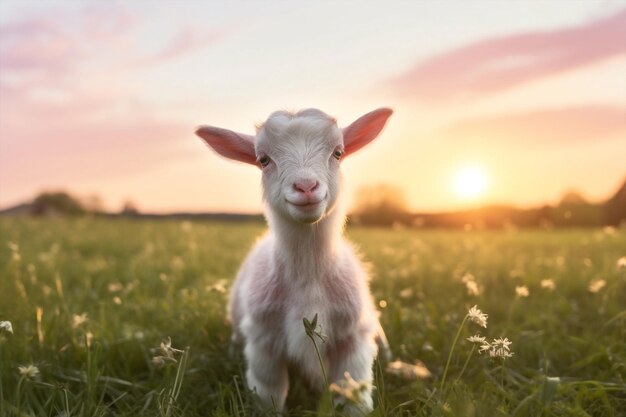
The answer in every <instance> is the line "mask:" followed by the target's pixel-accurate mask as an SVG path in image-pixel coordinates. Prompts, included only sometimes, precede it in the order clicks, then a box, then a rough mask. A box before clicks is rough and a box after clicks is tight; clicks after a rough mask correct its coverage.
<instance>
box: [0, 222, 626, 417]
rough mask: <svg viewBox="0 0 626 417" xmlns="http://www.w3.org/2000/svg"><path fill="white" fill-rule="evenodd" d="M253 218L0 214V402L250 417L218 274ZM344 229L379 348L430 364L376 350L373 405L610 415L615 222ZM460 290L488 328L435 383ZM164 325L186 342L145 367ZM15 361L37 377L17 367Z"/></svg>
mask: <svg viewBox="0 0 626 417" xmlns="http://www.w3.org/2000/svg"><path fill="white" fill-rule="evenodd" d="M263 230H264V226H262V225H258V224H221V223H211V222H197V223H196V222H193V223H190V222H177V221H132V220H104V219H88V218H85V219H76V220H65V219H41V220H35V219H14V218H2V219H0V273H1V274H2V276H1V280H0V321H10V322H11V324H12V330H13V333H10V332H9V331H7V329H5V330H4V331H0V374H1V378H0V381H1V386H0V416H2V417H4V416H64V417H69V416H114V415H115V416H139V415H148V416H156V415H164V416H167V415H171V416H179V415H180V416H182V415H184V416H192V417H193V416H231V415H232V416H244V415H263V414H264V412H261V411H259V410H257V409H256V408H255V407H256V406H255V402H254V397H253V396H251V395H249V394H247V393H246V391H245V387H244V384H243V382H242V376H243V372H244V364H243V362H242V360H241V359H236V358H234V359H230V358H229V356H228V353H227V351H228V339H229V334H230V327H229V325H228V323H227V322H226V320H225V306H226V300H227V292H228V287H229V285H230V283H231V280H232V278H233V277H234V274H235V272H236V271H237V268H238V266H239V264H240V262H241V261H242V259H243V258H244V256H245V254H246V253H247V251H248V249H249V248H250V247H251V245H252V244H253V242H254V241H255V239H256V237H257V236H258V235H259V234H261V233H262V232H263ZM348 236H349V237H350V239H351V240H353V241H354V242H355V243H356V244H357V245H358V246H359V247H360V248H361V251H362V253H363V255H364V258H365V259H366V260H367V261H368V262H369V263H371V267H372V275H373V278H372V282H371V287H372V292H373V294H374V298H375V300H376V302H377V303H378V304H379V305H380V307H381V322H382V324H383V327H384V328H385V329H386V332H387V336H388V338H389V341H390V344H391V347H392V349H393V351H394V354H395V356H396V357H398V358H399V359H401V360H403V361H405V362H408V363H414V362H415V361H416V360H420V361H422V362H423V363H424V364H425V365H426V366H427V367H428V368H429V369H430V371H431V373H432V376H431V377H430V378H428V379H422V380H414V381H410V380H405V379H402V378H401V377H399V376H396V375H391V374H388V373H386V372H385V370H384V365H383V364H380V363H377V364H376V366H375V370H376V372H375V373H376V386H377V390H376V392H375V404H376V409H375V412H374V413H373V415H374V416H624V415H626V266H624V267H622V268H620V266H619V263H621V261H619V259H620V258H622V257H625V256H626V231H624V230H621V231H620V230H618V231H615V230H571V231H570V230H568V231H506V232H504V231H502V232H490V231H469V232H464V231H421V230H383V229H364V228H350V229H349V230H348ZM625 261H626V260H625ZM468 274H471V275H468ZM542 281H543V283H542ZM603 284H604V285H603ZM524 286H525V288H526V289H527V290H528V294H527V296H524V295H526V294H525V293H526V291H525V288H524ZM516 287H519V288H518V289H517V292H516ZM476 292H478V294H476ZM475 304H477V305H478V307H479V308H480V309H481V310H482V311H483V312H485V313H487V314H488V315H489V318H488V326H487V328H486V329H483V328H480V327H479V326H477V325H476V324H474V323H471V322H467V323H466V324H465V325H464V327H463V328H462V329H461V333H460V337H459V339H458V343H457V344H456V346H455V349H454V352H453V354H452V357H451V361H450V365H449V367H448V372H447V379H446V382H445V384H444V385H443V387H440V385H441V379H442V376H443V373H444V369H445V367H446V362H447V359H448V354H449V352H450V349H451V347H452V346H453V341H454V339H455V335H456V334H457V330H458V329H459V326H460V324H461V322H462V321H463V319H464V317H465V315H466V314H467V312H468V309H469V308H470V307H472V306H473V305H475ZM5 326H6V325H5ZM479 330H481V334H482V335H483V336H486V337H488V338H489V339H492V338H499V337H507V338H508V339H509V340H511V341H512V342H513V343H512V345H511V350H512V351H513V352H514V356H513V357H511V358H508V359H506V360H502V359H492V358H489V357H488V356H487V355H485V354H482V355H479V354H478V353H477V350H476V349H474V351H473V354H472V356H471V357H469V355H470V352H472V344H471V343H470V342H468V341H467V340H466V338H467V337H469V336H471V335H473V334H475V333H476V332H478V331H479ZM167 336H170V337H171V339H172V346H174V347H176V348H180V349H184V350H185V352H184V353H182V354H181V353H175V354H174V355H175V357H176V358H177V363H174V362H173V361H169V360H166V364H165V366H164V367H159V366H157V365H156V364H155V363H153V357H154V356H156V355H162V353H155V351H154V350H153V348H156V347H158V346H159V344H160V342H161V340H162V339H164V338H165V337H167ZM468 357H469V361H467V359H468ZM466 361H467V367H466V368H465V370H464V371H463V373H462V375H461V372H462V370H463V368H464V364H465V363H466ZM31 364H32V365H34V366H36V367H37V369H38V371H39V372H38V373H37V372H35V369H33V368H30V369H24V368H22V369H21V370H20V368H18V367H20V366H22V367H24V366H28V365H31ZM459 376H460V377H459ZM292 387H293V388H292V391H291V393H290V396H289V399H288V404H289V408H290V415H292V416H304V415H331V414H332V411H330V410H328V409H327V408H326V409H321V410H316V404H317V401H316V399H315V398H313V397H312V396H311V392H309V391H308V389H307V388H306V387H305V385H304V384H303V383H302V382H301V381H298V380H296V381H295V382H294V383H293V384H292ZM440 388H443V389H440ZM322 404H324V402H322ZM323 407H324V406H322V408H323ZM265 414H267V415H271V412H265ZM336 414H339V413H336Z"/></svg>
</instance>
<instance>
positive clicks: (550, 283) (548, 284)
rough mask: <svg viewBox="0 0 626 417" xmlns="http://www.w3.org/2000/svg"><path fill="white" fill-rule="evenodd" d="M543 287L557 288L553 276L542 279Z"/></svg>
mask: <svg viewBox="0 0 626 417" xmlns="http://www.w3.org/2000/svg"><path fill="white" fill-rule="evenodd" d="M541 288H545V289H547V290H553V289H555V288H556V284H555V283H554V280H553V279H552V278H548V279H542V280H541Z"/></svg>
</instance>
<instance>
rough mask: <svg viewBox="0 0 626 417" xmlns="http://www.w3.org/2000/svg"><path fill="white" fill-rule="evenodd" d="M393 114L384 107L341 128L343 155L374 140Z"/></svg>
mask: <svg viewBox="0 0 626 417" xmlns="http://www.w3.org/2000/svg"><path fill="white" fill-rule="evenodd" d="M392 113H393V110H391V109H388V108H386V107H382V108H380V109H377V110H374V111H372V112H369V113H367V114H365V115H363V116H361V117H359V118H358V119H357V120H356V121H354V122H353V123H352V124H351V125H350V126H348V127H344V128H343V146H344V151H345V155H350V154H351V153H353V152H356V151H358V150H359V149H361V148H362V147H363V146H365V145H367V144H368V143H370V142H371V141H373V140H374V139H376V136H378V135H379V133H380V132H381V131H382V130H383V127H385V123H387V119H389V116H391V114H392Z"/></svg>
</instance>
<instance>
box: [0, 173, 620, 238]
mask: <svg viewBox="0 0 626 417" xmlns="http://www.w3.org/2000/svg"><path fill="white" fill-rule="evenodd" d="M355 203H356V204H355V209H354V210H353V211H352V213H351V214H350V215H349V216H348V221H349V222H350V223H352V224H360V225H365V226H381V227H390V226H394V227H443V228H487V229H496V228H508V227H542V228H550V227H598V226H607V225H610V226H623V225H626V181H624V183H623V184H622V186H621V187H620V188H619V189H618V190H617V192H616V193H615V194H614V195H613V196H612V197H611V198H610V199H609V200H607V201H606V202H605V203H601V204H593V203H590V202H588V201H586V200H585V199H584V198H583V197H582V196H581V195H580V194H578V193H576V192H568V193H566V194H565V195H564V196H563V198H562V199H561V201H560V203H559V204H558V205H556V206H549V205H545V206H543V207H539V208H533V209H517V208H514V207H507V206H488V207H482V208H478V209H473V210H464V211H456V212H448V213H414V212H412V211H411V210H410V209H409V207H408V204H407V200H406V197H405V195H404V193H403V191H402V189H400V188H398V187H395V186H392V185H388V184H379V185H373V186H368V187H364V188H361V189H360V190H359V191H358V193H357V195H356V202H355ZM0 214H30V215H34V216H84V215H102V216H126V217H137V218H138V217H149V218H163V217H165V218H177V219H180V218H194V219H216V220H224V221H248V220H252V221H260V220H261V216H260V215H244V214H233V213H172V214H169V215H156V214H143V213H141V212H140V211H139V209H138V208H137V206H136V205H135V204H134V203H133V202H131V201H126V202H125V203H124V204H123V206H122V208H121V209H120V211H119V212H117V213H110V212H105V210H104V208H103V205H102V201H101V199H100V198H99V197H98V196H89V197H86V198H82V199H81V198H77V197H75V196H72V195H71V194H69V193H67V192H65V191H57V192H44V193H41V194H39V195H38V196H36V197H35V199H34V200H33V201H32V202H30V203H24V204H20V205H18V206H15V207H11V208H9V209H5V210H3V211H2V212H0Z"/></svg>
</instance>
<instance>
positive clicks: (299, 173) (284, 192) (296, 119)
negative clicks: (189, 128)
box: [196, 108, 392, 223]
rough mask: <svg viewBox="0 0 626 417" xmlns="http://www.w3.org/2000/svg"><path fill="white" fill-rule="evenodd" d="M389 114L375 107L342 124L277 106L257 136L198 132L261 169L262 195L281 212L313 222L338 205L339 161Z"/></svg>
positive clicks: (218, 147) (225, 151) (315, 113)
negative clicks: (288, 110)
mask: <svg viewBox="0 0 626 417" xmlns="http://www.w3.org/2000/svg"><path fill="white" fill-rule="evenodd" d="M391 113H392V111H391V110H390V109H387V108H381V109H378V110H374V111H373V112H370V113H367V114H366V115H364V116H362V117H360V118H359V119H357V120H356V121H355V122H354V123H352V124H351V125H349V126H348V127H345V128H343V129H340V128H339V127H338V126H337V123H336V122H335V119H333V118H332V117H330V116H328V115H327V114H326V113H324V112H322V111H320V110H317V109H307V110H302V111H300V112H298V113H289V112H285V111H278V112H275V113H273V114H272V115H270V117H269V118H268V119H267V121H266V122H265V123H263V124H262V125H261V126H260V127H259V128H258V130H257V134H256V136H250V135H245V134H241V133H236V132H233V131H230V130H226V129H220V128H216V127H211V126H202V127H200V128H198V130H196V134H197V135H198V136H200V137H201V138H202V139H204V141H205V142H206V143H207V144H208V145H209V146H211V147H212V148H213V149H214V150H215V151H217V152H218V153H219V154H220V155H222V156H225V157H227V158H230V159H235V160H238V161H241V162H246V163H249V164H253V165H257V166H258V167H259V168H261V170H262V172H263V195H264V197H265V199H266V201H267V202H268V204H269V205H270V207H271V208H272V210H273V211H275V212H276V213H277V214H279V215H281V216H283V217H286V218H290V219H293V220H294V221H297V222H300V223H315V222H317V221H318V220H320V219H321V218H322V217H324V215H325V214H326V213H328V212H330V211H331V210H332V209H333V207H334V206H335V203H336V201H337V197H338V194H339V188H340V187H339V186H340V182H341V176H340V171H339V165H340V162H341V160H342V159H343V158H344V157H346V156H348V155H350V154H352V153H353V152H355V151H357V150H358V149H360V148H362V147H363V146H365V145H367V144H368V143H369V142H371V141H372V140H374V139H375V138H376V137H377V136H378V134H379V133H380V132H381V130H382V129H383V127H384V126H385V123H386V122H387V119H388V118H389V116H391Z"/></svg>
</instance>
